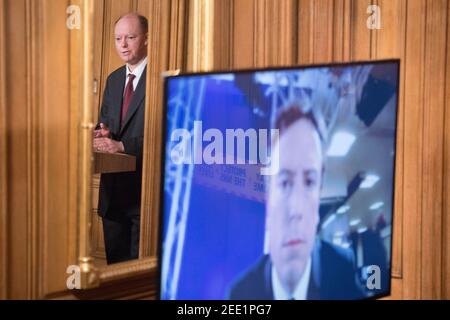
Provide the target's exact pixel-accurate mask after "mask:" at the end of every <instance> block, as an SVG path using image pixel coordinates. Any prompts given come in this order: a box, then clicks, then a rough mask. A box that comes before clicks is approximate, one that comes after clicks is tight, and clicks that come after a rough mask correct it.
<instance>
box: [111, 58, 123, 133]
mask: <svg viewBox="0 0 450 320" xmlns="http://www.w3.org/2000/svg"><path fill="white" fill-rule="evenodd" d="M121 73H122V75H121V76H120V78H119V79H118V80H117V81H116V82H115V84H114V85H113V86H114V88H113V90H112V93H111V95H112V99H111V101H112V103H113V108H111V109H112V110H111V113H112V114H111V119H113V120H114V123H113V124H112V125H111V124H110V126H111V128H110V129H111V132H113V133H115V134H119V132H120V113H121V112H122V101H123V88H124V87H125V77H126V66H124V67H123V68H122V70H121Z"/></svg>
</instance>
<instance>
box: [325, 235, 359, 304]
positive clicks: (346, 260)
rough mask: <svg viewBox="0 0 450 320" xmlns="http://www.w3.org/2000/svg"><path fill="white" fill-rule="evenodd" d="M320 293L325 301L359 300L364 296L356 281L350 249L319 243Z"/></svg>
mask: <svg viewBox="0 0 450 320" xmlns="http://www.w3.org/2000/svg"><path fill="white" fill-rule="evenodd" d="M320 291H321V297H323V298H327V299H360V298H364V297H365V294H364V293H363V291H362V288H361V287H360V285H359V283H358V280H357V273H356V268H355V262H354V255H353V251H352V250H351V249H349V248H348V249H346V248H342V247H339V246H336V245H333V244H330V243H328V242H326V241H323V240H321V241H320Z"/></svg>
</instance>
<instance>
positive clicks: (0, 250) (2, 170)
mask: <svg viewBox="0 0 450 320" xmlns="http://www.w3.org/2000/svg"><path fill="white" fill-rule="evenodd" d="M5 18H6V16H5V2H4V1H0V270H1V272H0V299H6V297H7V292H8V287H7V274H8V269H7V267H8V264H7V261H6V259H7V239H8V226H7V212H8V206H7V200H8V193H7V178H6V174H7V170H6V164H7V162H6V160H7V157H6V152H7V149H6V133H7V131H6V119H5V115H6V78H5V75H6V70H5V68H6V55H5V50H6V48H5V39H6V33H5V24H4V22H5Z"/></svg>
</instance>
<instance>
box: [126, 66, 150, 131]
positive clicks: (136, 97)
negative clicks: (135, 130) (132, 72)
mask: <svg viewBox="0 0 450 320" xmlns="http://www.w3.org/2000/svg"><path fill="white" fill-rule="evenodd" d="M146 71H147V67H145V68H144V71H143V72H142V75H141V78H140V79H139V83H138V85H137V87H136V91H135V92H134V94H133V98H132V99H131V103H130V106H129V107H128V112H127V116H126V118H125V121H123V125H122V128H121V129H120V134H122V132H123V130H124V129H125V127H126V126H127V124H128V122H130V119H131V118H132V117H133V114H134V113H135V112H136V110H137V109H138V107H139V105H140V103H141V102H142V100H143V99H144V97H145V84H146V74H147V72H146Z"/></svg>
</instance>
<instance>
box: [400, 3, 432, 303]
mask: <svg viewBox="0 0 450 320" xmlns="http://www.w3.org/2000/svg"><path fill="white" fill-rule="evenodd" d="M407 17H408V18H407V19H408V22H411V21H412V22H413V23H407V26H406V34H405V37H406V49H405V51H406V52H405V57H404V60H403V63H404V65H405V86H404V92H405V93H404V94H405V97H404V105H405V114H404V132H403V136H404V149H403V158H404V159H405V160H404V171H403V190H404V197H403V212H404V213H405V214H404V215H403V241H402V243H403V244H404V245H405V244H407V248H405V247H404V248H403V249H405V250H404V251H403V267H402V271H403V295H402V296H403V298H406V299H419V298H420V293H421V290H422V288H421V282H420V275H421V268H420V267H421V266H420V261H421V241H422V230H421V228H420V227H419V226H421V225H422V215H421V213H422V197H423V193H422V183H423V181H422V179H421V177H422V174H423V171H422V168H423V159H422V150H423V145H424V141H423V125H422V124H423V117H424V109H423V101H424V100H423V99H424V95H423V87H424V78H423V73H424V64H423V54H424V50H425V41H424V39H425V22H426V3H425V2H424V1H421V0H414V1H408V3H407ZM394 236H395V235H394Z"/></svg>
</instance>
